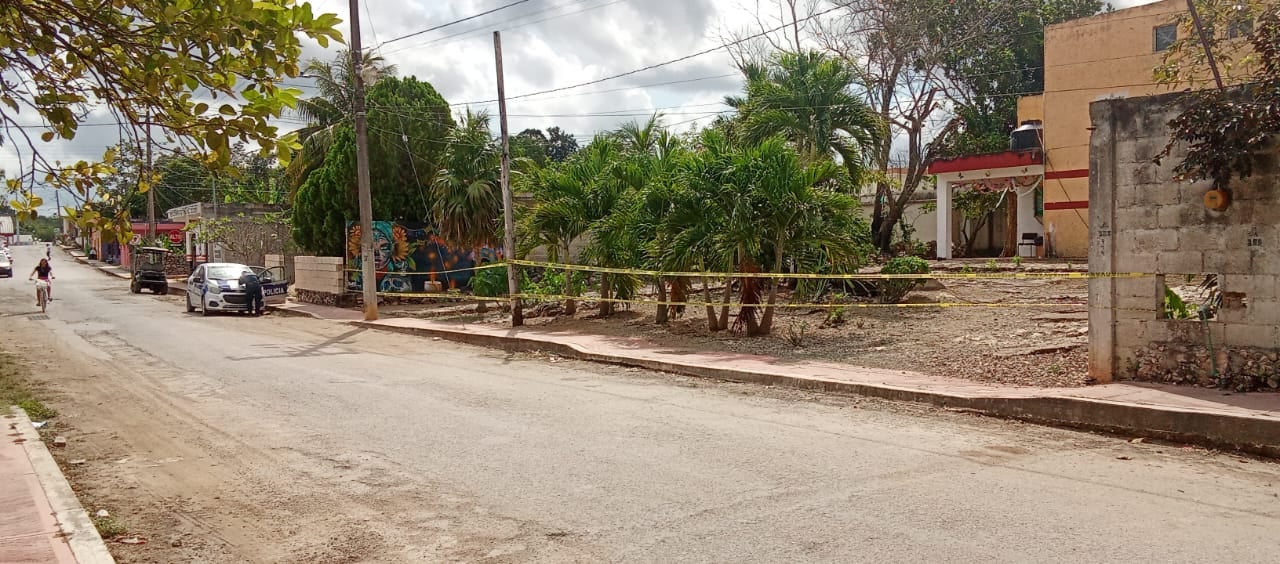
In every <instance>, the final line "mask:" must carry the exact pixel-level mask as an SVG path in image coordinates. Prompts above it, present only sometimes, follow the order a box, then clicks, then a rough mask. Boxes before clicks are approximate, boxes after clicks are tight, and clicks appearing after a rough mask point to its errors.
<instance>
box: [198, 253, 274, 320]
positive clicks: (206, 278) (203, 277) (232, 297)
mask: <svg viewBox="0 0 1280 564" xmlns="http://www.w3.org/2000/svg"><path fill="white" fill-rule="evenodd" d="M245 272H251V273H253V274H255V275H257V276H258V280H259V281H261V282H262V293H263V294H264V295H265V298H266V300H265V303H269V304H276V303H282V302H283V301H284V299H285V296H286V295H287V294H288V282H287V281H286V280H285V279H284V276H283V271H282V270H281V269H279V268H263V267H260V266H246V265H243V264H238V263H231V262H212V263H206V264H202V265H200V266H198V267H196V270H195V272H192V273H191V276H190V277H188V278H187V312H188V313H190V312H193V311H195V310H196V309H197V308H199V309H200V313H201V314H202V315H209V314H210V313H211V312H218V311H238V312H249V296H247V295H246V294H245V291H244V288H242V287H241V286H240V276H241V275H242V274H244V273H245Z"/></svg>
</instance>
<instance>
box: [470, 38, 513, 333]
mask: <svg viewBox="0 0 1280 564" xmlns="http://www.w3.org/2000/svg"><path fill="white" fill-rule="evenodd" d="M493 56H494V61H495V62H496V63H497V67H498V124H499V128H500V130H501V131H502V227H503V229H502V239H503V241H502V246H503V251H504V253H503V254H504V255H505V256H506V258H507V292H508V295H510V296H511V326H512V327H519V326H521V325H524V308H523V305H522V304H521V303H520V297H519V296H520V271H519V270H518V269H517V268H516V265H515V264H513V263H512V262H511V259H514V258H515V257H516V219H515V208H514V207H513V206H514V204H513V201H514V198H513V197H512V196H511V146H510V144H509V142H508V138H507V92H506V88H505V87H504V86H503V82H502V35H501V34H499V32H496V31H495V32H493ZM479 258H480V257H476V259H477V260H479Z"/></svg>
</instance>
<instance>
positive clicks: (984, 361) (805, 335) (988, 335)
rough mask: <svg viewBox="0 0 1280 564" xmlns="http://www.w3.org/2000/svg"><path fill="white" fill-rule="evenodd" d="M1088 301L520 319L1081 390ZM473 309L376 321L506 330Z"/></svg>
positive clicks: (966, 292)
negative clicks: (772, 316) (749, 318)
mask: <svg viewBox="0 0 1280 564" xmlns="http://www.w3.org/2000/svg"><path fill="white" fill-rule="evenodd" d="M650 297H651V296H650ZM1087 298H1088V288H1087V282H1086V281H1085V280H1082V279H1022V280H1017V279H978V280H944V281H942V282H941V283H940V284H938V285H936V286H933V287H931V289H928V290H924V291H917V292H913V293H912V294H911V295H910V296H909V298H908V301H910V302H911V303H913V304H926V305H927V304H939V303H965V304H982V305H983V306H982V307H937V306H935V307H910V308H883V307H871V308H865V309H862V308H856V307H851V308H850V309H848V310H846V311H845V313H844V321H843V323H838V324H831V323H827V322H826V321H827V317H828V313H829V311H828V310H824V309H789V308H788V309H782V310H780V311H779V318H777V319H776V320H775V328H774V331H773V334H771V335H769V336H767V337H762V338H748V337H746V336H745V335H743V334H742V333H741V332H735V331H723V332H711V331H709V330H708V329H707V324H706V321H705V317H704V313H703V311H702V310H698V311H694V310H692V309H691V310H690V311H688V312H687V313H686V314H685V315H684V316H683V317H681V318H680V319H677V320H675V321H673V322H672V323H670V325H669V326H668V327H662V326H659V325H657V324H656V323H655V322H654V321H655V312H654V308H653V307H652V306H635V307H634V308H633V309H631V310H623V311H621V312H619V313H617V314H615V315H613V316H612V317H609V318H607V319H600V318H598V317H596V316H595V313H596V309H595V307H594V305H595V304H593V303H592V302H590V301H589V300H588V301H587V302H586V303H583V304H580V307H579V310H578V315H577V316H575V317H574V318H572V319H571V318H568V317H565V316H562V315H560V316H552V315H539V314H540V312H542V311H545V310H548V309H550V310H551V311H554V308H539V307H538V306H537V305H533V306H530V307H529V308H528V309H527V310H526V311H528V312H529V313H527V314H526V316H529V315H532V317H528V319H527V324H528V325H529V326H532V327H548V328H554V329H556V330H572V331H582V332H590V333H598V334H605V335H620V336H632V337H637V336H638V337H644V338H646V339H649V340H651V341H653V342H654V343H656V344H658V345H660V346H670V347H678V348H687V349H696V350H723V351H732V352H739V353H747V354H761V355H769V356H776V357H780V358H784V359H805V360H823V361H833V362H844V363H849V364H855V365H860V366H867V367H872V368H887V369H898V370H911V371H916V372H923V373H927V374H934V375H939V376H951V377H959V378H966V379H971V380H979V381H986V382H999V383H1004V384H1014V385H1029V386H1081V385H1085V384H1087V383H1088V376H1087V372H1088V366H1087V362H1088V351H1087V348H1086V345H1087V342H1088V313H1087V305H1086V304H1087ZM473 308H474V306H472V305H470V304H454V303H447V304H436V305H419V306H410V305H401V306H389V307H387V308H385V309H384V313H385V314H386V315H391V316H407V317H415V316H421V317H431V318H435V319H439V320H441V321H447V320H450V319H457V320H459V321H461V320H465V321H467V322H472V323H474V322H476V321H483V322H487V323H494V324H503V323H506V322H507V317H506V316H505V315H504V314H502V313H501V312H498V311H492V312H490V313H488V314H486V315H483V316H477V315H474V314H473ZM641 308H643V309H641ZM734 313H736V312H734ZM793 341H796V342H798V343H799V344H798V346H797V345H796V344H795V343H793Z"/></svg>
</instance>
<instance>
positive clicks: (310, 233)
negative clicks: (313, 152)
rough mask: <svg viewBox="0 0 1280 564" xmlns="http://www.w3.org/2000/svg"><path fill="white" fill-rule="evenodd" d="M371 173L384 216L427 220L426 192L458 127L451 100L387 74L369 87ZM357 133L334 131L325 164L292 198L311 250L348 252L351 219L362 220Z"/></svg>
mask: <svg viewBox="0 0 1280 564" xmlns="http://www.w3.org/2000/svg"><path fill="white" fill-rule="evenodd" d="M368 97H369V117H368V120H369V163H370V166H369V170H370V184H371V191H372V193H373V214H374V217H375V218H377V219H378V220H386V221H393V220H403V221H424V222H429V221H431V218H432V205H431V203H430V200H429V196H428V191H430V190H431V187H432V185H433V184H434V183H435V179H436V178H437V175H438V174H439V172H440V170H441V169H442V168H444V167H443V166H442V165H443V163H444V162H445V161H444V159H445V155H446V149H447V148H448V143H447V141H446V139H447V138H448V137H449V135H450V131H451V130H452V128H453V118H452V117H450V115H449V104H448V102H446V101H445V100H444V98H443V97H441V96H440V94H439V93H438V92H436V90H435V88H433V87H432V86H431V85H430V84H428V83H426V82H421V81H419V80H417V79H416V78H413V77H408V78H394V77H390V78H385V79H383V80H381V81H379V82H378V83H377V84H376V85H374V86H373V88H370V89H369V92H368ZM355 165H356V163H355V132H354V130H353V129H352V127H351V126H350V125H348V124H345V123H344V124H339V125H338V126H337V127H336V128H335V132H334V138H333V141H332V143H331V144H330V146H329V152H328V153H327V154H326V155H325V157H324V159H323V164H322V165H321V166H320V167H319V168H317V169H315V170H314V171H312V172H311V173H310V174H308V175H307V178H306V181H305V182H303V184H302V186H301V187H300V188H299V189H298V191H297V194H296V195H295V197H294V208H295V214H294V226H293V227H294V229H293V232H294V237H295V240H296V242H297V243H298V244H299V245H301V246H302V247H304V248H306V249H309V250H311V251H314V252H317V253H322V254H330V255H337V254H339V253H341V252H342V241H343V236H344V233H345V232H346V222H347V221H354V220H355V219H356V218H358V217H359V215H358V209H357V207H356V199H355V193H356V189H355V183H356V166H355Z"/></svg>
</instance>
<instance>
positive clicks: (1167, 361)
mask: <svg viewBox="0 0 1280 564" xmlns="http://www.w3.org/2000/svg"><path fill="white" fill-rule="evenodd" d="M1185 101H1186V98H1185V96H1184V95H1183V94H1180V93H1175V94H1167V95H1162V96H1151V97H1143V98H1128V99H1123V100H1120V99H1113V100H1103V101H1098V102H1094V103H1093V104H1092V105H1091V108H1090V111H1091V114H1092V119H1093V127H1094V131H1093V135H1092V139H1091V147H1090V166H1089V169H1090V170H1089V178H1090V189H1089V204H1090V209H1089V225H1090V237H1091V241H1090V253H1089V270H1090V271H1091V272H1094V273H1100V272H1125V273H1151V274H1152V275H1151V276H1144V277H1132V278H1124V277H1121V278H1095V279H1092V280H1091V281H1090V283H1089V309H1090V311H1089V335H1090V337H1089V349H1090V350H1089V355H1090V359H1089V369H1090V375H1091V376H1093V377H1094V378H1095V379H1097V380H1099V381H1102V382H1107V381H1111V380H1112V379H1115V378H1136V379H1142V380H1150V381H1163V382H1178V383H1194V384H1202V385H1221V386H1223V387H1230V388H1234V389H1237V390H1250V389H1257V388H1275V387H1277V386H1280V380H1277V378H1276V373H1277V369H1280V367H1277V364H1276V360H1275V359H1276V352H1277V350H1278V349H1280V253H1277V250H1280V249H1277V243H1280V187H1278V186H1277V184H1278V181H1280V167H1277V162H1276V161H1277V159H1276V155H1275V151H1274V150H1273V151H1271V152H1270V153H1269V154H1268V155H1265V156H1264V158H1263V162H1261V163H1260V166H1259V167H1258V169H1257V170H1255V175H1254V176H1253V177H1252V178H1250V179H1248V180H1244V181H1235V182H1233V183H1232V185H1231V189H1232V203H1231V205H1230V207H1228V208H1227V209H1226V210H1225V211H1221V212H1218V211H1212V210H1210V209H1208V208H1206V207H1205V205H1204V200H1203V198H1204V195H1205V193H1206V192H1207V191H1208V190H1209V189H1210V188H1211V186H1210V184H1209V183H1207V182H1200V183H1188V182H1178V181H1176V180H1174V178H1173V167H1174V166H1176V165H1177V164H1178V163H1179V162H1181V160H1182V155H1181V154H1179V153H1177V152H1175V154H1173V155H1172V156H1170V157H1169V158H1166V159H1164V160H1163V162H1162V163H1160V164H1156V163H1155V161H1154V159H1155V156H1156V155H1157V154H1158V153H1159V152H1160V151H1161V150H1162V149H1163V148H1164V146H1165V144H1166V143H1167V142H1168V138H1169V130H1168V123H1169V121H1170V120H1171V119H1173V118H1174V117H1175V116H1177V115H1178V114H1179V113H1180V112H1181V110H1182V108H1183V107H1185ZM1201 274H1217V275H1218V278H1219V284H1220V287H1221V291H1222V293H1223V298H1224V299H1223V305H1222V307H1221V309H1219V310H1218V311H1217V314H1216V316H1215V317H1214V318H1213V319H1211V320H1208V321H1203V322H1202V321H1201V320H1198V319H1195V320H1185V319H1183V320H1179V319H1164V317H1166V316H1165V315H1164V313H1163V299H1164V289H1165V283H1166V281H1167V282H1169V283H1170V284H1171V285H1172V284H1173V283H1174V282H1175V281H1177V280H1179V279H1181V278H1182V277H1183V276H1184V275H1201ZM1211 349H1212V353H1211V352H1210V350H1211ZM1215 371H1216V372H1217V375H1218V377H1217V378H1215V377H1214V372H1215Z"/></svg>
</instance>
